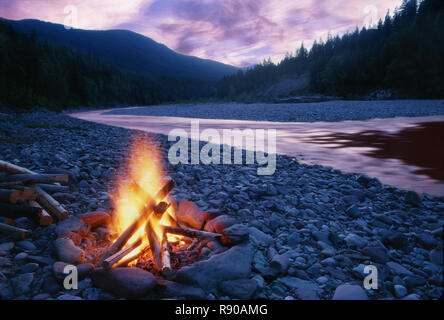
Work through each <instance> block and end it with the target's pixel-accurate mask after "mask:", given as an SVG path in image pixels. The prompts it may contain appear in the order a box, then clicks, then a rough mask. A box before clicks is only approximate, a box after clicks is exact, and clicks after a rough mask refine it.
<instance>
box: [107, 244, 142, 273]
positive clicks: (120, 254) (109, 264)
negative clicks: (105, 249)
mask: <svg viewBox="0 0 444 320" xmlns="http://www.w3.org/2000/svg"><path fill="white" fill-rule="evenodd" d="M141 244H142V239H140V238H139V239H138V240H137V241H136V242H134V243H133V244H130V245H129V246H127V247H125V248H124V249H122V250H120V251H119V252H117V253H115V254H113V255H112V256H110V257H108V258H107V259H105V260H103V264H102V265H103V268H105V269H110V268H112V267H113V265H115V264H116V263H117V262H119V261H120V260H122V259H123V258H124V257H125V256H127V255H128V254H129V253H130V252H131V251H133V250H134V249H136V248H137V247H138V246H140V245H141Z"/></svg>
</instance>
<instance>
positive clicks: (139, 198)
mask: <svg viewBox="0 0 444 320" xmlns="http://www.w3.org/2000/svg"><path fill="white" fill-rule="evenodd" d="M125 161H126V163H125V165H124V170H123V174H122V173H120V175H119V177H118V178H117V179H116V185H117V190H116V192H115V193H113V194H112V200H113V202H114V207H115V212H114V214H113V223H112V228H113V230H112V231H113V232H114V233H115V234H116V235H117V236H119V235H120V234H121V233H122V232H123V231H125V229H126V228H127V227H128V226H129V225H130V224H131V223H133V222H134V221H135V220H136V219H137V218H138V217H139V215H140V212H141V211H142V208H143V207H144V205H145V201H146V194H148V195H149V196H151V197H155V195H156V193H157V192H158V191H159V190H160V189H161V188H162V186H163V184H164V183H165V172H164V170H163V158H162V156H161V152H160V151H159V146H158V144H157V143H156V142H155V141H153V140H149V139H146V138H141V137H139V136H136V137H135V138H134V139H133V141H132V143H131V146H130V148H129V152H128V156H127V158H126V160H125ZM134 183H137V184H138V185H139V186H140V187H141V188H134ZM154 200H155V201H156V203H159V202H160V201H166V202H168V203H170V202H169V199H154ZM166 213H168V214H173V213H174V212H173V208H172V207H171V206H170V207H169V208H168V210H167V212H166ZM166 213H165V214H164V215H163V216H162V218H161V219H159V220H158V221H156V219H153V220H152V221H153V227H154V231H155V232H156V235H157V238H158V239H159V241H161V240H162V238H163V233H162V228H161V226H160V225H161V224H162V225H170V224H171V223H170V220H169V219H168V214H166ZM139 238H141V239H142V240H143V243H142V244H141V245H140V246H139V247H137V248H136V249H135V250H133V251H132V252H131V253H130V254H129V255H127V256H126V257H125V259H126V258H129V257H131V256H134V255H136V254H138V253H139V252H140V251H141V250H142V249H143V248H145V247H146V246H147V245H149V243H148V239H147V236H146V232H145V225H143V226H142V227H141V228H139V230H138V231H137V232H136V233H135V234H134V235H133V236H132V237H131V239H130V240H129V241H128V245H129V244H131V243H133V242H135V241H136V240H137V239H139ZM176 239H178V237H172V238H171V240H176ZM168 240H170V236H168Z"/></svg>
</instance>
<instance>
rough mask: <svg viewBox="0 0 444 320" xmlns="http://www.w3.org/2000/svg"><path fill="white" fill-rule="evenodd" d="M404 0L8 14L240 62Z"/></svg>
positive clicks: (275, 55)
mask: <svg viewBox="0 0 444 320" xmlns="http://www.w3.org/2000/svg"><path fill="white" fill-rule="evenodd" d="M400 3H401V0H346V1H337V0H298V1H294V0H223V1H221V0H125V1H121V0H33V1H31V0H3V1H1V2H0V15H1V16H3V17H5V18H11V19H24V18H35V19H41V20H46V21H52V22H57V23H64V21H65V20H64V19H65V18H66V14H65V13H64V8H65V7H66V6H67V5H74V6H76V7H77V8H78V24H79V26H78V27H80V28H86V29H110V28H128V29H130V30H133V31H135V32H139V33H142V34H144V35H146V36H148V37H151V38H153V39H154V40H156V41H158V42H161V43H164V44H166V45H167V46H169V47H171V48H172V49H174V50H176V51H178V52H181V53H184V54H190V55H196V56H199V57H202V58H209V59H214V60H218V61H222V62H225V63H230V64H234V65H238V66H245V65H249V64H254V63H257V62H260V61H262V59H263V58H266V57H268V56H270V57H272V59H273V60H275V61H277V60H279V59H280V58H282V57H283V56H284V55H285V53H286V52H288V51H294V50H295V49H296V48H298V47H299V46H300V44H301V43H302V42H304V44H305V45H306V46H307V47H310V45H311V44H312V42H313V40H318V39H319V38H321V37H322V38H323V39H325V38H326V37H327V34H328V33H329V32H330V33H331V34H332V35H335V34H340V33H343V32H345V31H348V30H353V29H354V28H355V27H356V26H359V27H362V26H363V25H367V24H374V23H377V20H378V19H379V18H383V17H384V16H385V14H386V12H387V10H388V9H390V10H391V12H393V9H394V8H395V6H397V5H400Z"/></svg>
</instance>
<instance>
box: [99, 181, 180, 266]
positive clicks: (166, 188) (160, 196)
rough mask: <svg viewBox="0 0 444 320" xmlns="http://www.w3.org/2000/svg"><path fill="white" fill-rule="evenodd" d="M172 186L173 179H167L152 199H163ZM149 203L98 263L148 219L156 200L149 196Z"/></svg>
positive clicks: (123, 243) (116, 249)
mask: <svg viewBox="0 0 444 320" xmlns="http://www.w3.org/2000/svg"><path fill="white" fill-rule="evenodd" d="M173 188H174V181H173V180H169V181H168V182H167V183H165V185H164V186H163V187H162V189H160V190H159V191H158V192H157V194H156V196H155V198H154V199H159V200H161V199H163V198H165V197H166V196H167V195H168V194H169V193H170V192H171V190H173ZM149 199H150V200H149V203H148V204H147V205H146V206H145V207H144V208H143V210H142V212H141V213H140V215H139V217H138V218H137V219H136V221H134V222H133V223H132V224H131V225H130V226H129V227H128V228H126V230H125V231H124V232H123V233H122V234H121V235H120V237H119V238H118V239H117V240H116V241H114V243H113V244H112V246H111V247H110V248H109V249H108V251H107V252H105V254H104V255H103V257H102V259H100V261H99V265H101V264H102V262H103V261H104V260H105V259H107V258H108V257H109V256H111V255H113V254H115V253H116V252H117V251H119V250H121V249H122V248H123V246H124V245H125V244H126V243H127V242H128V240H129V239H131V237H132V236H133V235H134V233H135V232H136V231H137V230H138V229H139V228H140V227H142V225H143V224H144V223H145V222H146V221H147V220H149V218H150V217H151V213H152V212H153V211H154V209H155V206H156V202H155V201H154V200H153V199H152V198H151V197H149Z"/></svg>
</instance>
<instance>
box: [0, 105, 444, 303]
mask: <svg viewBox="0 0 444 320" xmlns="http://www.w3.org/2000/svg"><path fill="white" fill-rule="evenodd" d="M132 134H133V132H132V131H130V130H126V129H121V128H114V127H108V126H104V125H99V124H94V123H88V122H84V121H81V120H76V119H72V118H69V117H66V116H64V115H61V114H55V113H43V112H41V113H30V114H21V115H1V116H0V141H1V143H0V158H1V159H4V160H6V161H9V162H13V163H15V164H17V165H20V166H23V167H26V168H28V169H31V170H33V171H38V172H45V171H50V170H54V168H56V169H58V170H68V171H69V172H70V174H71V177H72V179H71V180H72V184H71V185H70V190H71V191H70V192H69V193H61V194H58V195H57V197H56V195H54V197H56V198H57V200H59V201H60V202H61V203H62V204H63V206H64V207H65V208H66V209H67V210H68V211H69V212H70V214H71V215H72V216H78V215H81V214H83V213H87V212H91V211H105V212H109V213H112V203H111V201H110V197H109V193H108V192H109V190H110V188H112V186H113V179H112V178H113V175H114V173H115V172H116V170H118V168H119V166H120V164H121V163H122V161H123V160H124V159H125V157H126V156H127V155H126V149H127V148H128V146H129V142H130V140H131V136H132ZM142 134H144V135H147V136H148V135H149V134H146V133H142ZM149 136H152V137H154V138H155V139H156V140H157V141H159V143H161V144H162V146H163V152H165V154H166V153H167V151H168V146H169V144H170V142H168V141H167V138H166V137H165V136H161V135H149ZM166 169H167V170H166V171H167V172H168V173H169V174H170V175H171V177H172V178H173V179H174V180H175V181H176V183H177V187H176V189H175V190H174V191H173V194H172V195H173V197H175V198H176V199H177V200H179V201H180V200H181V199H189V200H191V201H194V202H195V203H196V204H197V205H198V206H199V207H200V208H201V209H202V210H205V211H211V212H213V213H216V214H225V215H228V216H232V217H233V218H235V219H236V221H238V222H241V223H243V224H245V225H247V226H248V230H249V232H250V240H249V242H248V243H246V244H242V245H238V246H234V247H233V248H231V249H228V250H226V251H224V252H223V253H219V254H218V253H217V250H215V249H214V248H211V247H210V248H208V250H209V251H208V250H207V251H208V255H209V256H210V259H208V260H205V261H201V262H199V263H195V264H194V265H192V266H190V267H188V268H184V269H182V270H180V271H179V272H178V273H177V274H176V278H174V279H171V280H173V281H166V280H162V279H160V278H155V277H152V276H147V274H146V273H142V274H135V273H134V272H132V273H131V274H130V275H128V273H127V272H126V271H123V272H120V273H119V274H116V275H114V278H113V279H114V280H116V281H115V282H114V283H115V284H116V285H119V283H122V284H121V285H124V283H134V284H135V285H134V287H135V288H136V289H137V288H139V289H140V288H141V287H143V289H144V290H142V293H143V297H142V298H146V299H154V298H194V299H196V298H197V299H231V298H267V299H332V298H333V299H339V298H353V297H355V298H356V297H358V298H361V299H367V298H369V299H437V298H440V297H441V296H442V290H443V285H442V277H443V275H442V270H443V269H442V267H443V265H442V248H443V242H442V230H443V217H442V212H444V199H443V198H436V197H432V196H429V195H422V196H421V197H419V196H418V195H417V194H416V193H413V192H406V191H403V190H399V189H395V188H392V187H389V186H383V185H381V183H380V182H379V181H378V180H376V179H372V178H369V177H366V176H362V175H354V174H343V173H341V172H339V171H337V170H334V169H332V168H328V167H322V166H308V165H302V164H299V163H298V162H297V160H296V159H293V158H289V157H281V156H278V158H277V169H276V173H275V174H274V175H273V176H257V175H256V168H255V166H251V165H249V166H246V165H245V166H239V165H230V166H223V165H186V166H182V165H177V166H173V165H170V164H167V168H166ZM0 216H1V214H0ZM15 224H16V225H17V226H20V227H25V228H29V229H31V230H33V233H32V235H31V237H30V238H29V239H27V240H24V241H20V242H11V241H10V240H7V239H5V238H2V237H0V298H1V299H116V298H119V297H118V296H116V295H114V294H112V293H110V292H116V291H118V290H112V288H111V290H110V288H106V287H105V286H100V276H101V275H100V273H96V274H95V276H93V279H91V278H90V277H89V274H90V273H91V271H92V268H93V266H91V265H89V266H84V267H82V268H84V269H85V270H86V271H85V275H84V279H83V280H81V281H80V283H79V289H77V290H66V289H64V288H63V286H62V280H60V270H59V269H58V266H59V265H60V264H55V262H57V260H58V256H57V255H56V248H55V240H56V238H57V235H56V224H54V225H52V226H49V227H38V226H36V225H33V223H32V222H31V221H29V220H28V219H26V218H19V219H16V220H15ZM233 261H235V263H233ZM367 265H374V266H376V267H377V270H378V289H372V290H365V289H364V288H363V280H364V277H365V274H364V268H365V266H367ZM90 269H91V270H90ZM93 274H94V273H93ZM122 278H123V279H124V280H125V281H123V280H122ZM93 280H94V281H93ZM106 280H107V279H106V278H105V280H104V281H105V282H106ZM119 280H120V282H119ZM136 284H140V285H139V286H136ZM126 289H128V288H126ZM129 289H131V288H129ZM136 289H134V290H136ZM130 293H131V294H134V292H130ZM137 296H139V295H137Z"/></svg>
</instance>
